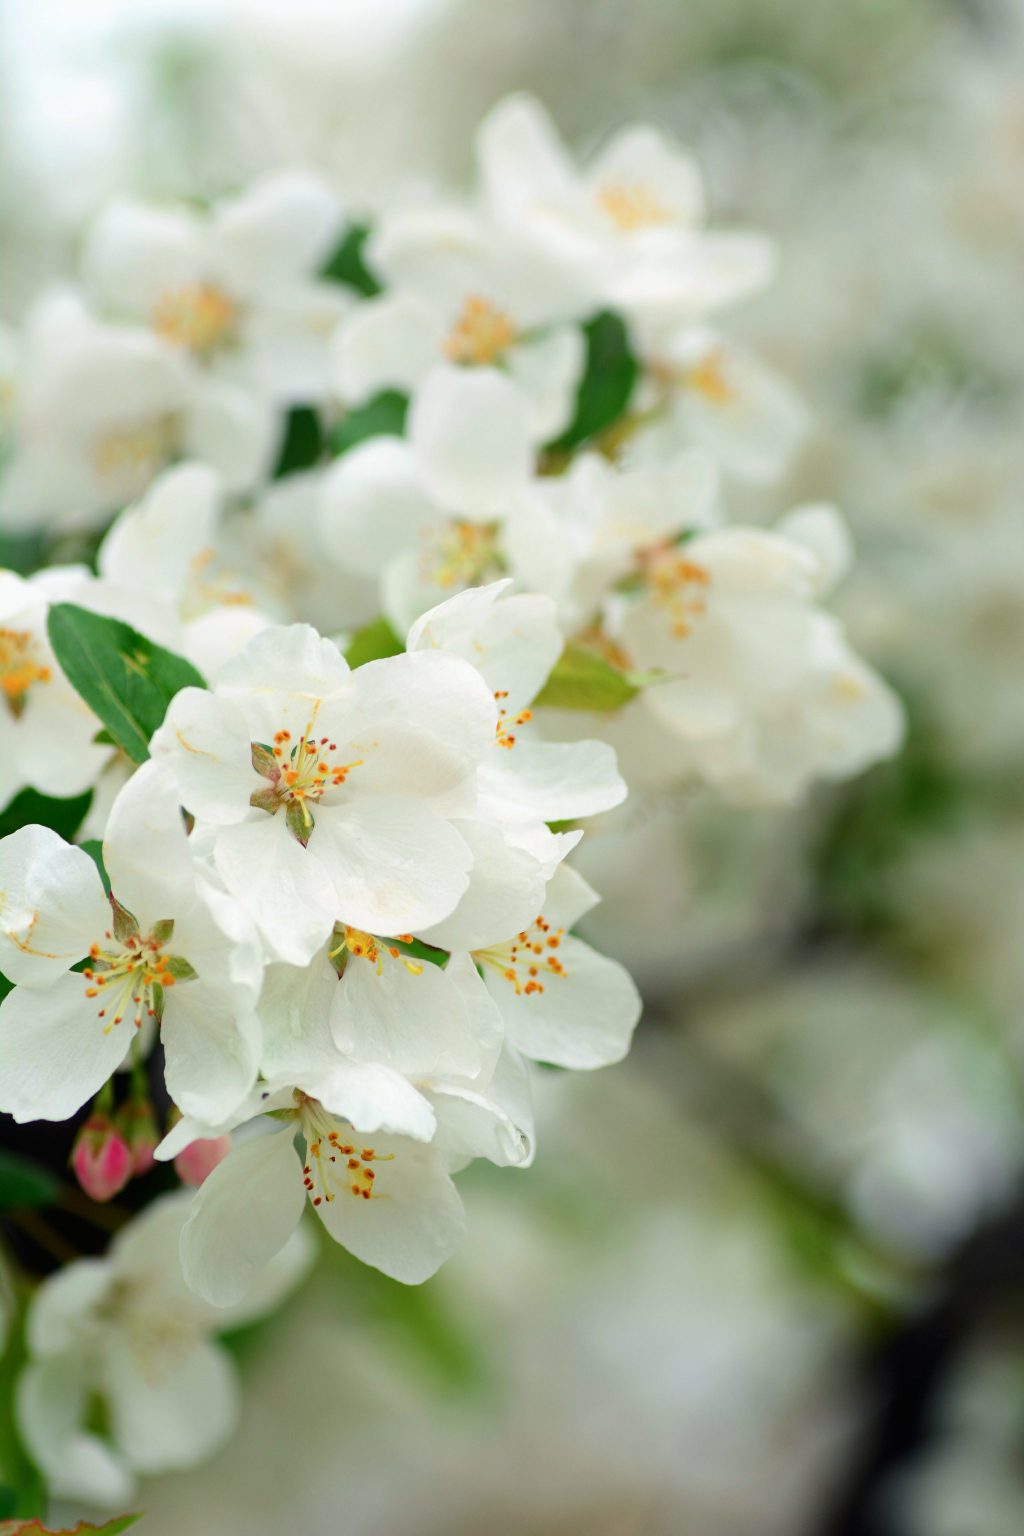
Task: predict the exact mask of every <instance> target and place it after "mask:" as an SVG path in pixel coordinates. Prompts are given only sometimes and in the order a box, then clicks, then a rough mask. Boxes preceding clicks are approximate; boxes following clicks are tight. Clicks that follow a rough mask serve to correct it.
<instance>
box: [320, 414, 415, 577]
mask: <svg viewBox="0 0 1024 1536" xmlns="http://www.w3.org/2000/svg"><path fill="white" fill-rule="evenodd" d="M439 517H440V513H439V511H438V508H437V506H436V504H435V503H434V502H433V501H432V500H431V499H430V497H429V496H428V495H427V493H426V491H425V490H424V488H423V486H422V484H421V482H420V478H419V475H418V473H417V470H416V462H415V459H414V458H413V454H412V450H411V448H410V447H409V445H408V443H407V442H405V440H404V439H403V438H398V437H373V438H370V439H369V440H368V441H367V442H365V443H360V444H358V446H357V447H355V448H353V449H352V450H351V451H350V452H349V453H345V454H342V456H341V458H340V459H338V460H337V461H336V462H335V463H334V464H333V465H332V466H331V468H330V469H329V470H328V471H327V473H326V474H325V475H324V478H323V483H322V490H321V500H320V527H321V530H322V533H323V540H324V546H325V548H326V549H328V550H329V551H330V552H331V553H332V554H333V555H334V557H335V559H337V560H338V562H339V564H341V565H343V566H345V568H346V569H348V570H352V571H357V572H359V573H360V574H364V575H367V576H378V575H379V574H380V573H381V571H383V569H384V567H385V566H386V565H387V564H388V562H389V561H391V560H393V559H394V557H395V555H396V554H397V553H398V552H400V551H401V550H404V549H406V548H407V547H409V546H417V545H418V544H419V542H420V538H421V534H422V532H423V531H424V530H425V529H428V528H431V527H433V526H434V524H436V523H437V521H438V519H439Z"/></svg>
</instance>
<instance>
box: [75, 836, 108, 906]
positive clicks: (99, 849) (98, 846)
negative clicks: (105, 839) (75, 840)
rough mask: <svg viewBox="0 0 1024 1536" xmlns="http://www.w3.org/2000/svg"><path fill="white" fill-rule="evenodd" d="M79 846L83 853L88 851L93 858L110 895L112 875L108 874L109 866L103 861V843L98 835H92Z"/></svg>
mask: <svg viewBox="0 0 1024 1536" xmlns="http://www.w3.org/2000/svg"><path fill="white" fill-rule="evenodd" d="M79 847H80V848H81V850H82V852H83V853H87V854H88V855H89V857H90V859H92V861H93V863H94V864H95V865H96V868H97V869H98V870H99V872H100V879H101V880H102V881H103V889H104V890H105V891H106V893H107V895H108V896H109V895H110V876H109V875H108V874H107V866H106V865H105V864H104V862H103V844H102V843H101V842H100V840H99V838H98V837H90V838H89V839H88V840H87V841H86V842H84V843H80V844H79Z"/></svg>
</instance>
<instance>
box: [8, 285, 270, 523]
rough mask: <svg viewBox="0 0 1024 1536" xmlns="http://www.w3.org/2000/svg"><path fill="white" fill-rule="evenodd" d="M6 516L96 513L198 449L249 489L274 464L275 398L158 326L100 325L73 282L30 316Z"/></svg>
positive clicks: (233, 484)
mask: <svg viewBox="0 0 1024 1536" xmlns="http://www.w3.org/2000/svg"><path fill="white" fill-rule="evenodd" d="M24 347H25V361H24V366H23V369H22V376H21V381H20V387H19V392H18V400H17V407H16V413H15V418H16V419H15V426H14V433H13V449H12V453H11V457H10V461H9V463H8V464H7V465H6V467H5V470H4V473H3V476H2V478H0V516H2V517H3V518H4V520H5V522H6V523H7V524H8V526H11V527H38V526H41V525H43V524H46V523H47V522H49V521H50V520H51V519H55V518H64V519H68V518H69V517H71V516H73V517H74V518H75V519H77V520H79V521H81V522H85V523H87V524H88V523H96V522H97V521H99V520H100V519H101V517H102V514H104V513H107V512H111V511H114V510H116V509H118V508H119V507H122V506H123V505H124V504H125V503H126V502H129V501H131V500H133V499H134V498H135V497H136V496H138V495H139V494H140V493H141V492H142V491H144V490H145V488H146V486H147V485H148V484H149V482H150V480H151V479H152V478H153V476H154V475H155V474H157V473H158V471H159V470H161V469H162V468H163V467H164V466H165V465H166V464H167V463H169V462H170V461H171V460H172V459H174V458H176V457H178V456H180V455H182V454H190V455H193V456H195V457H196V458H200V459H204V460H206V461H207V462H208V463H210V464H212V465H213V466H214V468H216V469H218V470H219V471H220V472H221V473H222V474H223V476H224V479H225V482H226V484H227V485H228V486H229V487H230V488H231V489H235V490H241V489H245V488H247V487H249V486H251V485H252V484H253V483H254V482H255V481H256V480H258V479H259V478H260V477H261V476H262V475H263V474H264V473H266V472H267V470H268V469H269V467H270V460H271V458H272V455H273V453H274V451H275V448H276V441H277V433H278V423H277V419H276V414H275V412H274V411H273V410H272V409H271V407H270V406H269V405H268V404H267V403H265V402H264V401H262V400H261V399H259V398H257V397H256V396H255V395H253V394H251V393H249V392H246V391H242V390H239V389H238V388H236V387H235V386H234V385H231V384H227V383H222V382H221V381H219V380H217V379H213V378H207V377H206V376H204V375H203V374H201V373H198V372H196V371H195V370H190V369H189V368H188V367H187V366H186V365H185V363H184V362H183V360H182V359H181V358H179V356H178V355H177V353H176V352H175V350H174V349H173V348H172V347H170V346H169V345H168V344H167V343H166V342H164V341H161V340H160V339H159V338H157V337H155V336H154V335H152V334H151V333H150V332H149V331H145V330H143V329H141V328H135V327H131V326H116V325H102V324H100V323H99V322H97V321H96V320H94V319H93V318H92V317H91V316H90V315H89V314H88V313H87V312H86V311H85V309H84V308H83V306H82V304H81V303H80V302H79V300H78V299H76V298H75V297H74V296H73V295H71V294H66V293H61V294H57V295H53V296H51V297H50V298H48V299H46V300H43V301H42V302H41V303H40V305H39V306H38V308H37V310H36V311H35V312H34V314H33V316H32V317H31V318H30V321H29V325H28V328H27V332H26V336H25V341H24Z"/></svg>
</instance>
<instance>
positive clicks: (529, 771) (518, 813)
mask: <svg viewBox="0 0 1024 1536" xmlns="http://www.w3.org/2000/svg"><path fill="white" fill-rule="evenodd" d="M480 798H481V804H482V805H484V806H486V807H487V808H488V810H489V811H490V813H491V814H493V815H495V816H499V815H500V816H501V817H502V819H504V820H507V821H509V822H513V821H524V820H525V821H574V820H577V819H578V818H580V817H583V816H596V815H598V814H599V813H600V812H601V811H608V810H611V808H612V807H613V806H616V805H621V804H622V801H623V800H624V799H625V798H626V785H625V781H624V780H623V778H622V775H621V774H620V773H619V770H618V766H617V764H616V760H615V751H614V749H613V748H612V747H610V746H609V745H608V743H607V742H604V741H557V742H555V741H531V740H523V739H522V738H521V737H520V738H519V740H517V741H516V744H515V746H514V747H513V748H512V749H511V751H508V752H503V753H502V754H501V756H500V757H499V756H498V754H497V753H495V754H493V755H492V758H491V760H490V761H489V762H488V763H487V764H486V765H485V766H484V767H483V768H482V769H481V770H480Z"/></svg>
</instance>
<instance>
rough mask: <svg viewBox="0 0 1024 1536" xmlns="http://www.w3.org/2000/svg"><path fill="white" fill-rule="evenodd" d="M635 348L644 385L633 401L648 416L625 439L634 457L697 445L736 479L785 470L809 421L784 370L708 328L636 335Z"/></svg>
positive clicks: (761, 478) (770, 476)
mask: <svg viewBox="0 0 1024 1536" xmlns="http://www.w3.org/2000/svg"><path fill="white" fill-rule="evenodd" d="M634 339H636V338H634ZM638 350H639V352H640V353H641V355H642V357H643V358H644V363H645V368H646V374H647V384H646V388H645V389H644V390H642V391H641V392H639V393H638V396H637V398H636V399H635V401H634V402H633V405H634V409H635V410H637V411H639V412H641V413H643V412H644V411H645V410H649V411H650V416H651V421H650V425H649V426H647V427H643V428H641V429H640V430H638V431H637V432H636V433H635V434H634V436H633V437H632V439H631V441H630V456H631V458H632V459H633V460H634V462H636V461H638V460H644V461H646V460H649V459H656V460H657V459H664V458H666V457H668V456H670V455H672V454H675V453H677V452H678V450H679V447H680V446H681V445H685V444H688V443H699V444H700V445H701V446H702V447H704V448H706V449H707V450H708V451H709V452H710V453H711V454H712V455H713V456H714V458H715V460H716V462H717V463H718V464H719V465H721V467H722V468H723V469H724V470H726V471H727V472H728V473H730V474H733V475H735V476H737V478H739V479H742V480H750V481H754V482H755V483H764V482H770V481H773V480H777V479H778V478H779V476H780V475H781V474H783V473H784V471H785V470H786V468H787V467H788V465H789V463H790V461H791V460H792V458H793V455H794V453H795V451H796V449H797V448H798V447H799V445H800V443H801V442H802V440H803V438H804V437H805V436H806V434H807V430H808V425H809V420H808V410H807V407H806V405H805V404H804V402H803V400H802V399H801V398H800V396H799V395H798V394H797V392H796V390H795V389H793V387H792V385H791V384H789V383H788V382H787V380H786V379H784V378H783V377H782V375H781V374H779V373H778V372H776V371H775V370H774V369H773V368H769V367H768V365H767V364H766V363H763V362H762V361H761V360H760V359H759V358H758V357H756V356H755V354H754V353H753V352H751V351H749V350H748V349H747V348H746V347H743V346H740V345H739V344H738V343H737V342H735V341H732V340H730V339H728V338H726V337H724V336H722V335H720V334H719V333H718V332H715V331H712V330H709V329H708V328H707V327H706V326H683V327H682V328H681V329H680V330H674V331H671V332H669V334H667V335H665V336H662V335H660V334H659V335H657V336H656V337H655V338H654V340H653V341H651V342H650V343H649V344H647V343H645V341H644V340H643V339H642V338H641V339H640V340H639V343H638ZM648 400H650V404H649V405H648Z"/></svg>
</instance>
